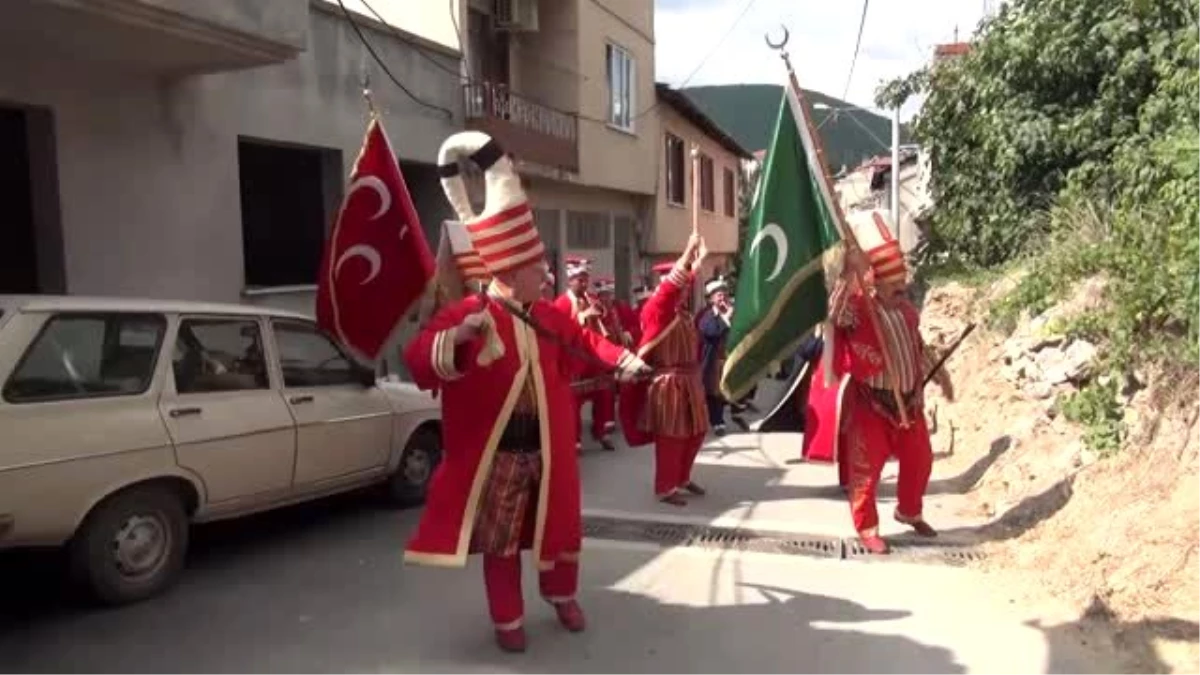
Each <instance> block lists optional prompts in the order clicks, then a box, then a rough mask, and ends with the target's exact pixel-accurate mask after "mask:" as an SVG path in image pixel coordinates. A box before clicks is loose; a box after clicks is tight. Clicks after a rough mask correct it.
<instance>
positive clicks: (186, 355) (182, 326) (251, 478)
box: [159, 316, 296, 506]
mask: <svg viewBox="0 0 1200 675" xmlns="http://www.w3.org/2000/svg"><path fill="white" fill-rule="evenodd" d="M263 344H264V341H263V326H262V325H261V323H260V321H259V319H258V318H256V317H252V316H181V317H180V318H179V321H178V325H177V327H176V332H175V340H174V351H173V354H172V362H171V375H172V378H171V379H172V380H173V382H172V383H171V386H168V387H167V388H166V389H165V390H164V392H163V395H162V397H161V399H160V401H159V408H160V410H161V412H162V417H163V420H164V421H165V422H166V424H167V429H168V430H169V431H170V434H171V438H172V440H173V441H174V442H175V454H176V457H177V458H178V461H179V464H180V465H182V466H185V467H187V468H189V469H191V470H193V471H195V472H196V473H197V474H198V475H199V476H200V477H201V478H202V479H203V481H204V485H205V489H206V490H207V492H208V500H209V502H210V503H211V504H213V505H214V506H217V505H220V504H221V503H226V504H229V503H233V502H235V501H236V500H247V501H261V500H269V499H272V498H274V497H278V496H281V495H282V494H284V493H286V492H287V491H288V490H289V489H290V488H291V486H292V473H293V470H294V468H295V461H296V423H295V421H293V419H292V416H291V413H289V412H288V408H287V404H286V403H284V401H283V399H282V398H281V397H280V395H279V391H278V389H277V388H276V387H273V386H272V384H271V378H270V374H269V373H268V368H267V360H266V356H265V354H264V352H263Z"/></svg>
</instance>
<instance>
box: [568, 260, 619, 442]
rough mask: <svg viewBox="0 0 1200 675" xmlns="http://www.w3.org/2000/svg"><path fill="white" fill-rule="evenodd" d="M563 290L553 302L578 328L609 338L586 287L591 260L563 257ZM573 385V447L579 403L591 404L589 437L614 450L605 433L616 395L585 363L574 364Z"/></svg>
mask: <svg viewBox="0 0 1200 675" xmlns="http://www.w3.org/2000/svg"><path fill="white" fill-rule="evenodd" d="M566 267H567V290H566V291H564V292H563V294H562V295H560V296H558V299H557V300H555V301H554V306H555V307H557V308H558V309H559V310H560V311H562V312H563V313H564V314H566V315H567V316H569V317H571V319H572V320H573V321H575V322H576V323H578V324H579V326H580V328H582V329H583V330H585V331H588V332H590V333H593V334H595V335H596V336H597V337H599V338H601V339H608V340H610V341H612V339H611V338H612V336H611V335H609V333H608V325H607V323H606V317H605V309H604V307H603V305H601V304H600V301H599V299H598V298H597V297H596V294H594V293H592V292H591V291H590V290H589V288H588V286H589V285H590V283H591V271H592V270H591V261H589V260H588V259H586V258H578V257H570V258H567V260H566ZM574 370H575V384H574V387H573V391H574V392H575V422H576V429H577V430H578V436H577V437H576V439H575V445H576V448H577V449H579V448H580V447H581V446H582V436H583V406H584V404H586V403H589V402H590V403H591V404H592V430H591V431H592V438H594V439H596V441H597V442H598V443H600V447H602V448H604V449H605V450H608V451H612V450H615V449H616V448H615V446H613V444H612V441H610V440H609V435H610V434H612V432H613V429H614V428H615V427H616V398H615V396H616V394H615V392H614V391H613V388H612V384H611V382H609V381H608V378H605V377H604V376H603V375H604V374H603V372H602V371H600V370H598V369H597V368H596V367H595V366H594V365H592V364H589V363H579V362H576V363H575V364H574Z"/></svg>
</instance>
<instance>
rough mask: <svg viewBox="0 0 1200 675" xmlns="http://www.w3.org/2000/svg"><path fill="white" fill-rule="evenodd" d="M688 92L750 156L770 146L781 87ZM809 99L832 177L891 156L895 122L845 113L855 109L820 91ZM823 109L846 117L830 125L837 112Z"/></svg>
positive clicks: (747, 86) (860, 112)
mask: <svg viewBox="0 0 1200 675" xmlns="http://www.w3.org/2000/svg"><path fill="white" fill-rule="evenodd" d="M683 92H684V93H685V94H687V96H688V97H689V98H691V99H692V100H693V101H695V102H696V105H698V106H699V107H700V108H701V109H702V110H703V111H704V112H705V114H707V115H708V116H709V117H712V118H713V119H714V120H716V122H717V124H719V125H721V127H722V128H723V129H725V131H727V132H729V135H731V136H733V137H734V138H735V139H737V141H738V142H739V143H741V144H742V145H743V146H744V147H745V148H746V149H748V150H750V151H751V152H754V151H757V150H761V149H763V148H765V147H767V146H768V145H769V144H770V142H771V132H772V131H774V129H775V116H776V115H777V114H778V112H779V101H780V98H781V97H782V96H783V87H782V86H780V85H777V84H727V85H715V86H708V87H688V88H686V89H684V90H683ZM804 93H805V96H807V97H808V102H809V104H811V105H812V106H814V109H813V122H814V123H815V124H817V125H818V126H819V127H820V133H821V140H822V141H823V143H824V145H825V155H826V157H827V158H828V160H829V170H830V171H832V172H834V173H836V172H838V171H839V170H840V169H841V168H842V166H843V165H844V166H846V167H847V168H853V167H854V166H857V165H858V164H859V163H860V162H862V161H863V160H864V159H866V158H868V157H873V156H875V155H879V154H884V153H887V152H890V151H891V142H892V122H891V120H890V119H888V118H886V117H883V116H881V115H877V114H875V113H873V112H870V111H868V110H865V109H861V108H857V109H855V111H854V112H845V109H847V108H855V106H854V105H853V104H851V103H848V102H846V101H843V100H841V99H838V98H834V97H832V96H826V95H825V94H822V93H821V92H818V91H809V90H805V92H804ZM819 104H824V105H827V106H829V107H830V108H834V109H840V110H843V112H842V113H841V114H840V115H838V116H837V117H836V118H832V119H830V118H831V117H832V116H833V111H832V110H820V109H819ZM864 127H865V128H864ZM868 130H869V131H868ZM872 134H873V135H874V137H873V136H872Z"/></svg>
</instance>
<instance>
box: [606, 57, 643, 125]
mask: <svg viewBox="0 0 1200 675" xmlns="http://www.w3.org/2000/svg"><path fill="white" fill-rule="evenodd" d="M604 56H605V61H606V62H607V63H608V121H609V123H610V124H612V125H613V126H615V127H618V128H621V129H625V130H626V131H633V120H634V117H635V116H636V113H635V112H633V106H634V91H636V89H637V64H636V63H634V61H633V56H632V55H631V54H630V53H629V52H627V51H625V50H624V49H622V48H620V47H618V46H616V45H614V44H612V43H609V44H606V45H604Z"/></svg>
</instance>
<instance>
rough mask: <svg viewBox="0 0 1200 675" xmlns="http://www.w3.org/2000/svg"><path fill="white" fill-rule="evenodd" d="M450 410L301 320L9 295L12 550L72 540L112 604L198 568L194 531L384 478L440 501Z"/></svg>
mask: <svg viewBox="0 0 1200 675" xmlns="http://www.w3.org/2000/svg"><path fill="white" fill-rule="evenodd" d="M440 458H441V433H440V406H439V405H438V403H437V401H436V400H434V399H433V397H431V396H430V395H429V394H426V393H423V392H420V391H418V390H417V389H416V388H415V387H414V386H412V385H409V384H406V383H400V382H388V381H383V380H378V379H377V378H376V374H375V373H374V372H372V371H370V370H367V369H364V368H362V367H361V366H359V365H358V364H356V363H355V362H354V361H352V360H351V359H349V358H347V355H346V354H345V353H344V352H343V351H342V350H341V349H340V348H339V347H338V346H337V344H336V343H335V342H334V341H333V340H331V339H329V337H328V336H326V335H325V334H323V333H322V332H321V331H320V329H318V328H317V326H316V325H315V324H314V322H313V321H312V320H310V319H308V318H306V317H304V316H303V315H300V314H293V313H290V312H282V311H275V310H271V309H265V308H261V307H249V306H243V305H219V304H207V303H194V302H175V301H157V300H126V299H116V298H85V297H75V296H28V297H26V296H3V295H0V549H3V548H14V547H23V546H61V545H65V546H66V548H67V551H68V555H69V558H70V563H71V569H72V572H73V574H74V575H75V576H76V578H77V580H79V581H81V582H83V583H84V584H85V586H86V587H87V588H88V589H90V591H91V592H92V593H93V594H94V595H95V596H96V597H97V598H99V599H100V600H102V601H105V602H109V603H123V602H131V601H135V600H140V599H142V598H146V597H148V596H150V595H152V594H154V593H157V592H158V591H161V590H163V589H164V588H166V587H168V586H169V585H170V584H172V583H173V582H174V581H175V580H176V579H177V578H178V575H179V573H180V571H181V570H182V569H183V564H184V558H185V556H186V552H187V543H188V530H189V523H191V522H202V521H211V520H219V519H224V518H231V517H234V516H240V515H244V514H247V513H251V512H255V511H263V510H266V509H271V508H275V507H278V506H282V505H285V504H290V503H295V502H299V501H304V500H308V499H313V498H316V497H322V496H325V495H330V494H333V493H338V492H344V491H348V490H352V489H356V488H361V487H364V486H367V485H371V484H380V485H381V486H382V487H383V488H384V490H383V491H384V493H385V495H386V496H388V497H390V498H391V500H393V501H394V502H396V503H397V504H399V505H401V506H412V505H416V504H419V503H421V502H422V501H423V500H424V496H425V489H426V485H427V483H428V481H429V478H430V475H431V474H432V472H433V469H434V467H435V466H436V464H437V462H438V461H439V460H440Z"/></svg>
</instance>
